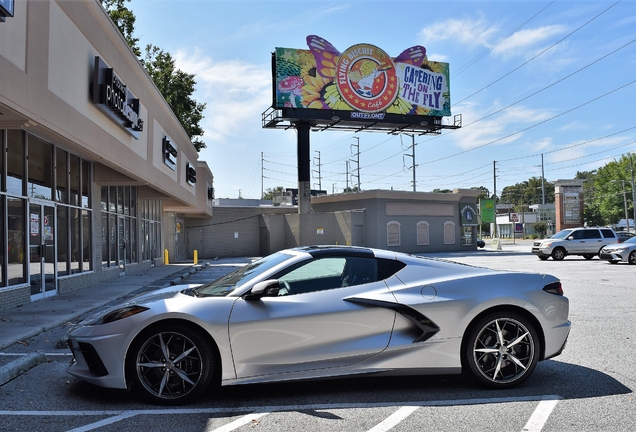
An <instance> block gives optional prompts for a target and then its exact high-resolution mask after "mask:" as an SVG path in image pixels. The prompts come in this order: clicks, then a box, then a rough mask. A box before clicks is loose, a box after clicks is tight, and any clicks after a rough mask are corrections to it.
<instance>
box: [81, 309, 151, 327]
mask: <svg viewBox="0 0 636 432" xmlns="http://www.w3.org/2000/svg"><path fill="white" fill-rule="evenodd" d="M147 310H148V308H147V307H145V306H136V305H132V306H124V307H121V308H118V309H115V310H111V311H109V312H107V313H105V314H104V315H102V316H97V317H95V318H93V319H90V320H87V321H85V322H84V323H83V324H84V325H101V324H108V323H111V322H114V321H119V320H120V319H124V318H128V317H131V316H133V315H137V314H138V313H141V312H145V311H147Z"/></svg>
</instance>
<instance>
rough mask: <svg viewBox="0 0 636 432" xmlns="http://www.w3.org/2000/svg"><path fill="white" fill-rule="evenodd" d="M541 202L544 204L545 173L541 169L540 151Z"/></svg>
mask: <svg viewBox="0 0 636 432" xmlns="http://www.w3.org/2000/svg"><path fill="white" fill-rule="evenodd" d="M531 204H532V203H531ZM541 204H545V173H544V171H543V153H541Z"/></svg>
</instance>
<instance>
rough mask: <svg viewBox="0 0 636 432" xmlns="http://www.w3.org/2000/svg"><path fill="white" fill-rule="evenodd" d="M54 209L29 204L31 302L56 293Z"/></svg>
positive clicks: (42, 205)
mask: <svg viewBox="0 0 636 432" xmlns="http://www.w3.org/2000/svg"><path fill="white" fill-rule="evenodd" d="M55 251H56V247H55V207H53V206H48V205H44V204H36V203H30V204H29V257H30V259H29V281H30V283H31V300H37V299H40V298H44V297H48V296H52V295H55V294H56V293H57V275H56V263H57V260H56V259H55V254H56V252H55Z"/></svg>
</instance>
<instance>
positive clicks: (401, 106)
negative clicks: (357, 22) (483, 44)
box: [274, 35, 451, 119]
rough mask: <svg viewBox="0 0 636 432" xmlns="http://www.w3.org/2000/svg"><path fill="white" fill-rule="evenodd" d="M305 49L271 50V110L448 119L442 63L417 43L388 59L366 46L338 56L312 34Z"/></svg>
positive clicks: (445, 67) (445, 73)
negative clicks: (272, 52) (273, 108)
mask: <svg viewBox="0 0 636 432" xmlns="http://www.w3.org/2000/svg"><path fill="white" fill-rule="evenodd" d="M307 46H308V47H309V50H306V49H295V48H276V52H275V53H274V79H275V83H274V86H275V101H274V104H275V107H276V108H309V109H323V110H346V111H352V112H353V113H352V118H363V119H367V118H369V117H368V116H369V115H370V114H373V113H376V114H375V115H380V113H382V114H384V113H389V114H400V115H428V116H449V115H451V112H450V91H449V67H448V63H442V62H435V61H429V60H428V58H427V56H426V48H424V47H423V46H421V45H415V46H412V47H410V48H407V49H405V50H404V51H402V53H400V54H399V55H398V56H397V57H394V58H392V57H390V56H389V55H388V54H387V53H386V52H385V51H383V50H382V49H380V48H378V47H377V46H374V45H370V44H357V45H354V46H352V47H350V48H348V49H346V50H344V51H342V52H341V51H339V50H338V49H337V48H336V47H335V46H333V45H332V44H331V43H330V42H328V41H327V40H325V39H324V38H321V37H319V36H315V35H311V36H307ZM354 113H358V114H356V115H355V116H354ZM376 119H377V118H376Z"/></svg>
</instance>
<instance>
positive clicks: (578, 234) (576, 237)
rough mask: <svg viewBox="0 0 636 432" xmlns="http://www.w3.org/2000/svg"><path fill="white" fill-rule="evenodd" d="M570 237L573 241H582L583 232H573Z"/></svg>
mask: <svg viewBox="0 0 636 432" xmlns="http://www.w3.org/2000/svg"><path fill="white" fill-rule="evenodd" d="M570 236H571V237H572V238H573V239H574V240H582V239H583V238H585V237H584V234H583V231H573V232H572V234H570Z"/></svg>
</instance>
